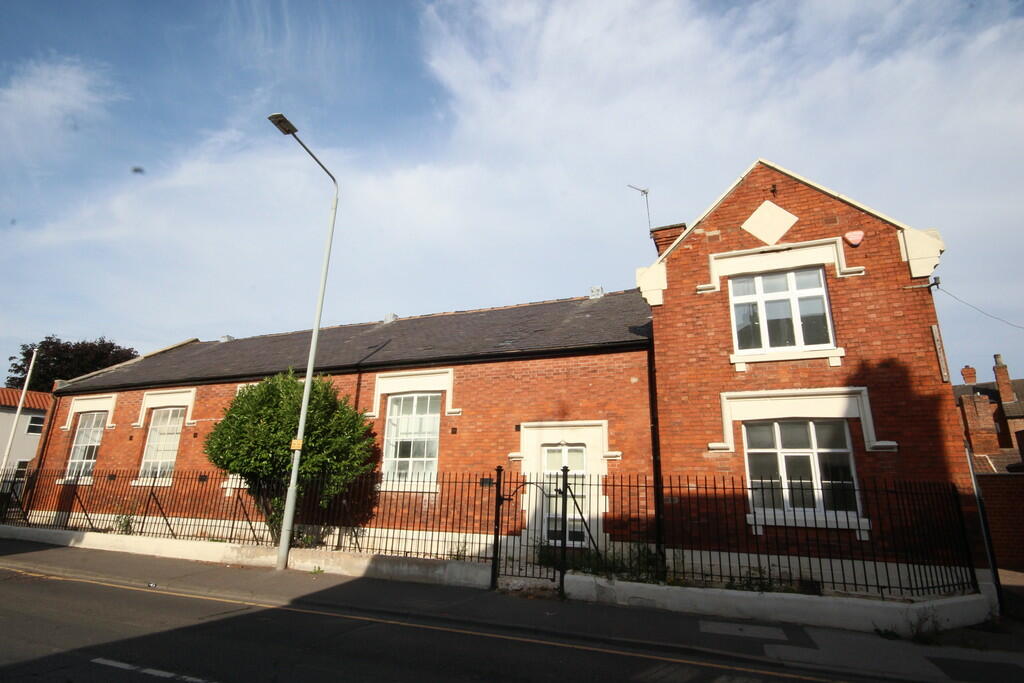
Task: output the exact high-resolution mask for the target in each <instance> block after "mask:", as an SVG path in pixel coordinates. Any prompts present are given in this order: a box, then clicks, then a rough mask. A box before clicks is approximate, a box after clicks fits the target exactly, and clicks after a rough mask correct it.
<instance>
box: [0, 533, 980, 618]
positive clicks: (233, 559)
mask: <svg viewBox="0 0 1024 683" xmlns="http://www.w3.org/2000/svg"><path fill="white" fill-rule="evenodd" d="M0 538H13V539H19V540H25V541H36V542H38V543H49V544H51V545H64V546H72V547H79V548H92V549H95V550H111V551H115V552H125V553H135V554H139V555H152V556H156V557H172V558H177V559H184V560H198V561H202V562H216V563H220V564H241V565H249V566H256V567H273V566H274V565H275V562H276V559H277V548H275V547H271V546H248V545H238V544H234V543H216V542H211V541H185V540H176V539H173V538H149V537H144V536H124V535H118V534H105V533H98V532H92V531H61V530H55V529H33V528H28V527H19V526H6V525H0ZM289 566H290V567H291V568H292V569H298V570H304V571H313V570H316V569H321V570H323V571H325V572H329V573H332V574H344V575H346V576H359V577H367V578H376V579H391V580H396V581H414V582H419V583H436V584H445V585H452V586H467V587H471V588H487V587H488V586H489V585H490V572H491V567H490V565H489V564H487V563H482V562H463V561H459V560H426V559H420V558H413V557H387V556H382V555H365V554H358V553H348V552H343V551H337V550H307V549H294V550H292V551H291V553H290V555H289ZM983 578H984V576H983V575H982V574H981V570H979V580H981V583H982V586H983V589H984V586H985V582H984V580H983ZM565 590H566V594H567V595H568V597H570V598H572V599H575V600H587V601H590V602H599V603H604V604H609V605H621V606H624V607H653V608H657V609H665V610H671V611H675V612H688V613H691V614H707V615H713V616H720V617H727V618H739V619H763V620H766V621H783V622H789V623H794V624H803V625H807V626H825V627H831V628H841V629H847V630H854V631H867V632H873V631H891V632H894V633H898V634H899V635H901V636H904V637H911V636H914V635H916V634H918V633H921V632H929V631H934V630H944V629H951V628H958V627H960V626H969V625H971V624H978V623H981V622H983V621H986V620H988V619H989V618H991V617H992V616H994V614H995V608H994V606H993V605H992V604H991V602H990V599H991V596H989V595H986V594H984V593H982V594H977V595H964V596H956V597H951V598H939V599H935V600H925V601H919V602H898V601H882V600H870V599H864V598H846V597H831V596H815V595H798V594H793V593H756V592H752V591H751V592H746V591H736V590H725V589H719V588H685V587H678V586H660V585H655V584H648V583H633V582H630V581H616V580H614V579H607V578H603V577H595V576H589V575H585V574H568V575H567V576H566V577H565Z"/></svg>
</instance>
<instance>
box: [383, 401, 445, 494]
mask: <svg viewBox="0 0 1024 683" xmlns="http://www.w3.org/2000/svg"><path fill="white" fill-rule="evenodd" d="M440 432H441V394H400V395H398V396H390V397H388V412H387V423H386V425H385V428H384V462H383V470H384V473H385V474H387V475H390V476H391V477H392V478H394V479H395V480H398V481H428V482H433V481H434V479H435V476H436V474H437V444H438V440H439V435H440Z"/></svg>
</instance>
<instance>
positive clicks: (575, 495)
mask: <svg viewBox="0 0 1024 683" xmlns="http://www.w3.org/2000/svg"><path fill="white" fill-rule="evenodd" d="M541 451H542V452H541V456H542V459H543V463H544V484H543V486H544V510H543V521H542V524H543V525H544V526H543V528H544V540H545V541H546V542H547V543H551V544H556V545H560V544H561V542H562V525H561V520H562V495H561V493H560V491H561V488H562V468H563V467H566V466H568V468H569V475H568V482H569V491H570V493H571V495H569V497H568V500H567V504H566V518H567V520H568V525H567V526H568V534H567V536H566V538H567V545H570V546H573V545H585V544H586V541H587V536H586V529H585V528H584V525H583V518H584V515H586V514H587V513H588V512H589V510H588V506H587V478H586V462H587V449H586V447H585V446H583V445H582V444H567V443H564V442H563V443H560V444H545V445H544V446H542V447H541ZM581 513H582V514H581Z"/></svg>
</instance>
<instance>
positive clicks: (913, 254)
mask: <svg viewBox="0 0 1024 683" xmlns="http://www.w3.org/2000/svg"><path fill="white" fill-rule="evenodd" d="M758 164H764V165H765V166H767V167H769V168H773V169H775V170H776V171H778V172H780V173H784V174H786V175H788V176H789V177H791V178H793V179H794V180H798V181H800V182H802V183H804V184H806V185H809V186H811V187H813V188H815V189H816V190H819V191H821V192H823V193H824V194H827V195H829V196H831V197H834V198H836V199H838V200H840V201H843V202H845V203H847V204H849V205H850V206H853V207H855V208H858V209H860V210H861V211H864V212H866V213H869V214H871V215H873V216H875V217H876V218H879V219H881V220H883V221H885V222H886V223H889V224H891V225H893V226H894V227H896V228H899V230H900V231H901V233H915V237H913V238H911V239H910V240H909V241H908V240H907V239H906V237H905V236H903V235H902V234H901V237H900V254H901V256H902V257H903V260H904V261H906V262H909V263H910V267H911V276H912V277H925V276H926V275H929V274H931V271H932V270H934V269H935V266H936V265H937V264H938V255H939V254H941V253H942V252H943V251H944V250H945V244H944V243H943V241H942V238H941V236H940V235H939V233H938V231H936V230H917V229H915V228H912V227H910V226H909V225H907V224H905V223H901V222H900V221H898V220H896V219H895V218H892V217H890V216H887V215H886V214H884V213H882V212H881V211H876V210H875V209H872V208H871V207H870V206H867V205H866V204H861V203H860V202H858V201H857V200H855V199H851V198H850V197H847V196H846V195H843V194H840V193H839V192H836V191H835V190H831V189H829V188H827V187H825V186H824V185H821V184H819V183H816V182H814V181H813V180H809V179H807V178H804V177H803V176H801V175H799V174H797V173H793V172H792V171H790V170H788V169H786V168H783V167H782V166H779V165H778V164H776V163H772V162H771V161H768V160H767V159H758V160H757V161H755V162H754V163H752V164H751V165H750V166H748V167H747V170H745V171H744V172H743V173H742V174H740V176H739V177H738V178H737V179H736V180H735V181H734V182H733V183H732V185H730V186H729V188H728V189H727V190H726V191H725V192H723V193H722V194H721V195H719V197H718V199H716V200H715V201H714V202H713V203H712V204H711V206H709V207H708V208H706V209H705V210H704V212H703V213H702V214H701V215H700V216H698V217H697V219H696V220H695V221H693V223H689V224H687V228H686V230H684V231H683V232H682V233H680V235H679V237H677V238H676V240H675V241H674V242H673V243H672V244H670V245H669V247H668V248H667V249H666V250H665V251H663V252H662V253H661V255H659V256H658V258H657V260H655V263H656V264H657V263H663V262H664V261H665V259H667V258H668V255H669V254H671V253H672V252H673V251H674V250H675V248H676V247H677V246H678V245H679V243H680V242H682V241H683V240H684V239H686V237H687V236H688V235H689V234H690V233H691V232H693V231H694V229H696V227H697V226H698V225H700V223H701V221H703V220H704V219H705V218H707V216H708V214H710V213H711V212H712V211H714V210H715V209H716V208H718V205H719V204H721V203H722V201H723V200H725V198H726V197H728V196H729V194H731V193H732V191H733V190H734V189H736V186H737V185H739V184H740V183H741V182H742V181H743V179H744V178H746V177H747V175H748V174H749V173H750V172H751V171H753V170H754V168H755V167H756V166H757V165H758ZM925 270H927V271H928V272H927V273H924V271H925Z"/></svg>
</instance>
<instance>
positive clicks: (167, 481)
mask: <svg viewBox="0 0 1024 683" xmlns="http://www.w3.org/2000/svg"><path fill="white" fill-rule="evenodd" d="M172 483H174V479H173V478H171V477H139V478H138V479H133V480H132V482H131V483H130V484H129V486H170V485H171V484H172Z"/></svg>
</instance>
